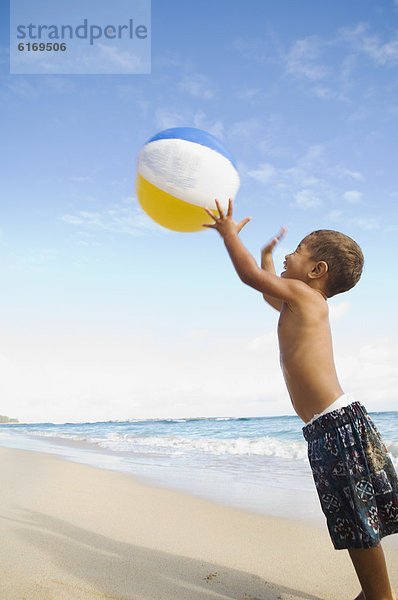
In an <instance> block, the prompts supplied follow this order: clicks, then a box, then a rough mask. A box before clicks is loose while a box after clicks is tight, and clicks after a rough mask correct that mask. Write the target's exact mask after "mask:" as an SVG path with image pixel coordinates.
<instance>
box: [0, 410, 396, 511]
mask: <svg viewBox="0 0 398 600" xmlns="http://www.w3.org/2000/svg"><path fill="white" fill-rule="evenodd" d="M371 416H372V418H373V420H374V422H375V423H376V425H377V427H378V429H379V431H380V433H381V435H382V437H383V439H384V441H385V443H386V446H387V449H388V451H389V452H390V455H391V457H392V459H393V462H394V464H395V467H396V468H397V469H398V412H378V413H371ZM301 429H302V422H301V421H300V419H299V418H298V417H295V416H281V417H258V418H256V417H251V418H232V417H219V418H190V419H161V420H160V419H159V420H134V419H133V420H129V421H116V422H115V421H108V422H99V423H64V424H53V423H34V424H2V425H0V445H1V446H6V447H12V448H20V449H25V450H31V451H39V452H47V453H53V454H57V455H58V456H60V457H61V458H63V459H65V460H71V461H75V462H81V463H86V464H88V465H91V466H94V467H96V468H104V469H111V470H116V471H121V472H123V473H130V474H133V475H136V476H140V477H142V478H145V480H147V481H148V482H150V483H151V484H154V485H157V486H163V487H167V488H171V489H176V490H179V491H183V492H186V493H191V494H195V495H198V496H201V497H204V498H207V499H210V500H212V501H215V502H218V503H222V504H227V505H230V506H234V507H237V508H242V509H246V510H251V511H254V512H257V513H262V514H269V515H273V516H283V517H287V518H299V519H304V520H310V521H313V522H321V521H322V522H323V521H324V519H323V515H322V513H321V510H320V507H319V505H318V499H317V496H316V491H315V486H314V483H313V480H312V474H311V470H310V467H309V465H308V461H307V450H306V443H305V441H304V439H303V437H302V432H301Z"/></svg>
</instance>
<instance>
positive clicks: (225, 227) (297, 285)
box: [203, 200, 307, 302]
mask: <svg viewBox="0 0 398 600" xmlns="http://www.w3.org/2000/svg"><path fill="white" fill-rule="evenodd" d="M216 205H217V209H218V213H219V217H217V216H215V215H214V213H212V212H211V211H210V209H208V208H205V209H204V210H205V211H206V212H207V214H208V215H209V216H210V217H211V218H212V219H213V220H214V223H213V224H210V225H209V224H205V223H204V224H203V226H204V227H208V228H210V229H216V230H217V231H218V232H219V234H220V235H221V237H222V238H223V239H224V244H225V246H226V248H227V250H228V254H229V256H230V258H231V260H232V263H233V265H234V267H235V270H236V272H237V274H238V276H239V277H240V279H241V280H242V281H243V283H246V285H249V286H250V287H252V288H254V289H256V290H258V291H259V292H261V293H262V294H263V295H266V296H267V297H268V296H269V297H271V298H275V299H277V300H280V301H281V302H283V301H286V302H288V301H295V300H296V298H297V295H298V294H300V292H301V291H302V290H303V289H304V288H306V287H307V286H306V285H305V284H303V283H302V282H301V281H298V280H294V279H290V280H289V279H282V278H280V277H278V276H277V275H275V274H274V273H270V272H267V271H265V270H264V269H260V267H259V266H258V265H257V263H256V261H255V259H254V258H253V256H252V255H251V254H250V252H249V251H248V250H247V248H245V246H244V245H243V243H242V242H241V240H240V238H239V232H240V231H241V230H242V228H243V227H244V226H245V225H246V224H247V223H248V222H249V221H250V217H246V219H243V220H242V221H240V222H239V223H236V222H235V221H234V220H233V218H232V212H233V207H232V200H229V205H228V212H227V214H226V215H225V214H224V211H223V210H222V208H221V206H220V204H219V203H218V202H217V200H216Z"/></svg>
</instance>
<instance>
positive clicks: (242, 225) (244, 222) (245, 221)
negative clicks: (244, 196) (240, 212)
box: [238, 217, 251, 231]
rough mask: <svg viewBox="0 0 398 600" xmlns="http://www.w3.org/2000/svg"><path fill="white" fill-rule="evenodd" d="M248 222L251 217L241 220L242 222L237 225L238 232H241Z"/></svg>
mask: <svg viewBox="0 0 398 600" xmlns="http://www.w3.org/2000/svg"><path fill="white" fill-rule="evenodd" d="M249 221H251V217H246V219H242V221H240V222H239V223H238V231H241V230H242V229H243V227H244V226H245V225H247V223H248V222H249Z"/></svg>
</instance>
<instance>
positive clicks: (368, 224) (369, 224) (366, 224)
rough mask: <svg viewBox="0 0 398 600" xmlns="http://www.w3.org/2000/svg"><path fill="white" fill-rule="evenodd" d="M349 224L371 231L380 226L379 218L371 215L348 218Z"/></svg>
mask: <svg viewBox="0 0 398 600" xmlns="http://www.w3.org/2000/svg"><path fill="white" fill-rule="evenodd" d="M349 224H350V225H353V226H355V227H358V229H362V230H363V231H373V230H374V229H379V228H380V222H379V219H377V218H373V217H354V218H353V219H350V220H349Z"/></svg>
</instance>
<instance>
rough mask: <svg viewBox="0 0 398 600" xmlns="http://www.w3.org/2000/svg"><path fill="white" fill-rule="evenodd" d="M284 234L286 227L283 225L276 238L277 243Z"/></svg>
mask: <svg viewBox="0 0 398 600" xmlns="http://www.w3.org/2000/svg"><path fill="white" fill-rule="evenodd" d="M286 232H287V227H286V225H284V226H283V227H282V229H281V232H280V234H279V235H278V236H277V238H276V241H277V242H279V240H281V239H282V238H283V236H284V235H285V233H286Z"/></svg>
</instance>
